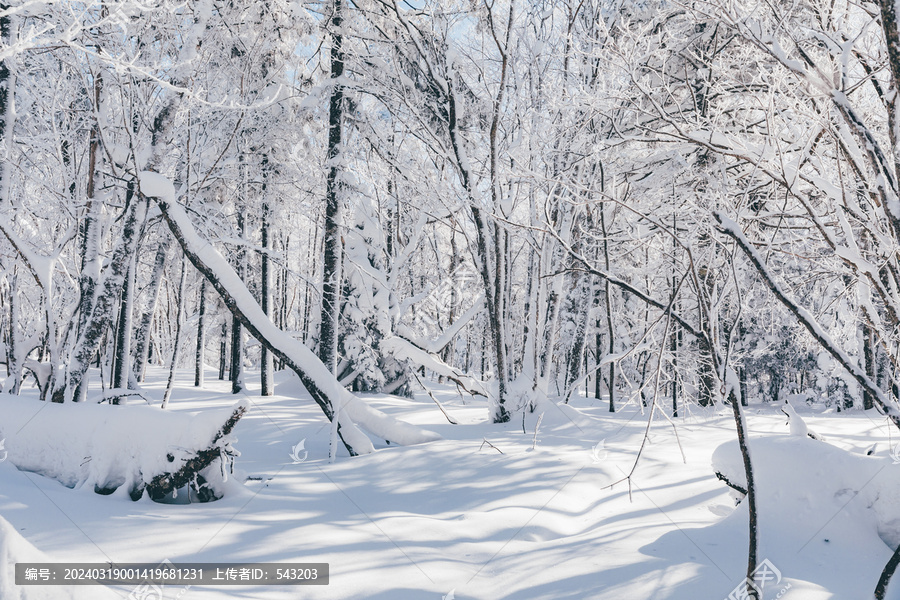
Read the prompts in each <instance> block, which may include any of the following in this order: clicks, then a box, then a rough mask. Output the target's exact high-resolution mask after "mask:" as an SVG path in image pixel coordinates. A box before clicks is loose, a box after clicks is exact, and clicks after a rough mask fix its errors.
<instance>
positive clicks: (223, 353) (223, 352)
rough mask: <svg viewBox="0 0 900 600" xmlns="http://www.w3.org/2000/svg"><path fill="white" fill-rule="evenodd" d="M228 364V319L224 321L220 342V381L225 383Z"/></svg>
mask: <svg viewBox="0 0 900 600" xmlns="http://www.w3.org/2000/svg"><path fill="white" fill-rule="evenodd" d="M227 362H228V318H227V317H226V318H223V319H222V338H221V341H220V342H219V381H225V364H226V363H227Z"/></svg>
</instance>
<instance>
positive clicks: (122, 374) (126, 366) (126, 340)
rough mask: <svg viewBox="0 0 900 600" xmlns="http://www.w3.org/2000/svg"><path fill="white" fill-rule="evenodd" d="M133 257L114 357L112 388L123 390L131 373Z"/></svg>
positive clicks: (123, 299) (126, 278)
mask: <svg viewBox="0 0 900 600" xmlns="http://www.w3.org/2000/svg"><path fill="white" fill-rule="evenodd" d="M134 271H135V260H134V256H132V257H131V260H129V261H128V272H127V274H126V276H125V281H124V283H123V285H122V296H121V300H120V304H119V326H118V328H117V331H116V356H115V371H114V378H113V387H114V388H117V389H124V388H127V387H128V375H129V372H130V371H131V329H132V327H131V313H132V306H133V304H134V280H135V273H134ZM112 403H113V404H118V403H119V399H118V398H114V399H113V400H112Z"/></svg>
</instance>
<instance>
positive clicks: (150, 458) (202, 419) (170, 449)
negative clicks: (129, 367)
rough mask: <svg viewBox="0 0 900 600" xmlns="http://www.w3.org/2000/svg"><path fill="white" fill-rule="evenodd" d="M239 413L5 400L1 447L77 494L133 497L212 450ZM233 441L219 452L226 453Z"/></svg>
mask: <svg viewBox="0 0 900 600" xmlns="http://www.w3.org/2000/svg"><path fill="white" fill-rule="evenodd" d="M233 411H234V408H230V409H225V410H222V409H219V410H210V411H205V412H202V413H198V414H194V415H192V414H188V413H183V412H172V411H166V410H161V409H160V408H158V407H151V406H115V405H106V404H71V403H68V404H56V403H51V402H40V401H36V400H33V399H27V398H22V397H15V396H10V397H0V415H3V417H2V421H0V440H3V439H5V451H6V452H8V457H9V461H10V462H11V463H12V464H13V465H15V466H16V467H17V468H19V469H20V470H23V471H31V472H34V473H39V474H41V475H44V476H46V477H51V478H53V479H56V480H57V481H59V482H60V483H62V484H63V485H65V486H67V487H70V488H82V487H85V486H87V487H88V489H94V490H103V491H110V490H113V489H118V488H123V486H124V488H123V491H130V490H132V489H134V488H135V487H139V486H140V485H141V483H143V484H145V485H146V484H149V483H150V482H151V480H152V479H153V477H155V476H156V475H159V474H161V473H171V472H174V471H176V470H178V469H179V468H180V467H181V466H182V464H183V461H184V460H186V459H188V458H190V457H192V456H194V455H195V454H196V452H197V451H199V450H203V449H206V448H208V447H210V445H212V443H213V439H214V437H215V436H216V434H217V433H218V432H219V430H220V428H221V427H222V425H223V424H224V423H225V421H226V420H227V419H228V417H229V416H230V415H231V414H232V412H233ZM231 441H234V440H233V439H230V438H229V436H225V437H224V438H222V439H221V440H219V441H218V442H217V443H216V445H218V446H220V447H225V446H226V445H227V444H229V443H230V442H231Z"/></svg>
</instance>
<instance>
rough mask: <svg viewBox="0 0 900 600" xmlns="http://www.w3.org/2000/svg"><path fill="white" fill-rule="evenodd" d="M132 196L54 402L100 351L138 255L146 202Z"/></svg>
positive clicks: (69, 394) (74, 384)
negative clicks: (141, 220) (120, 295)
mask: <svg viewBox="0 0 900 600" xmlns="http://www.w3.org/2000/svg"><path fill="white" fill-rule="evenodd" d="M130 200H131V201H130V202H129V205H128V208H127V209H126V213H125V219H124V227H123V229H122V236H121V237H120V238H119V240H118V242H117V244H116V247H115V249H114V250H113V253H112V258H111V260H110V263H109V266H108V267H107V268H106V273H105V276H104V277H103V284H102V286H101V289H100V292H99V294H98V295H97V300H96V302H95V303H94V310H93V311H92V312H91V318H90V320H89V321H88V323H87V324H86V326H85V328H84V330H83V331H82V332H81V334H80V335H79V336H78V341H77V342H76V345H75V349H74V350H73V352H72V355H71V358H70V364H69V372H68V377H67V378H66V379H67V380H66V381H65V382H63V383H62V384H61V385H57V386H56V388H55V389H54V390H53V394H52V399H53V401H54V402H63V401H65V400H66V399H67V397H68V399H71V397H72V392H73V391H74V390H75V389H76V388H77V387H78V385H79V384H80V383H81V381H82V380H83V379H84V376H85V373H86V372H87V369H88V365H89V364H90V360H91V357H93V356H94V353H95V352H97V349H98V348H99V347H100V342H101V340H102V338H103V334H104V333H105V332H106V330H107V329H108V328H109V326H110V324H111V322H112V317H113V312H114V307H115V302H116V300H117V299H118V297H119V294H120V292H121V290H122V286H123V284H124V282H125V276H126V275H127V271H128V264H129V262H130V257H131V256H133V255H134V253H135V251H136V248H137V241H138V240H137V238H138V222H139V218H140V217H141V216H142V215H143V214H144V212H145V211H144V209H145V206H146V205H145V203H144V201H143V199H142V197H132V198H131V199H130Z"/></svg>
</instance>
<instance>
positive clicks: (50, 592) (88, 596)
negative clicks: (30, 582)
mask: <svg viewBox="0 0 900 600" xmlns="http://www.w3.org/2000/svg"><path fill="white" fill-rule="evenodd" d="M23 562H54V561H53V560H52V559H51V558H49V557H48V556H47V555H46V554H44V553H43V552H41V551H40V550H38V549H37V548H35V547H34V546H32V545H31V544H30V543H29V542H28V540H26V539H25V538H23V537H22V536H21V535H19V532H18V531H16V529H15V527H13V526H12V525H10V524H9V522H7V521H6V520H5V519H4V518H3V517H2V516H0V598H2V599H3V600H99V599H102V598H118V595H116V594H114V593H113V592H112V591H111V590H108V589H105V588H99V587H95V586H91V587H85V588H78V587H76V586H57V585H54V586H24V585H18V586H17V585H16V563H23Z"/></svg>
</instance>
